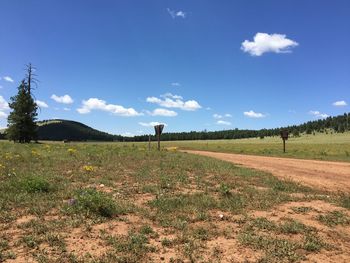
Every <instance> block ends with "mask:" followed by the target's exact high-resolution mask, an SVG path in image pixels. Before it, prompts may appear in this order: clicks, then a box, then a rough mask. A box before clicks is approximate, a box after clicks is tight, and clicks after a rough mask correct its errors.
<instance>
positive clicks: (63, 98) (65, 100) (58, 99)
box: [51, 94, 74, 104]
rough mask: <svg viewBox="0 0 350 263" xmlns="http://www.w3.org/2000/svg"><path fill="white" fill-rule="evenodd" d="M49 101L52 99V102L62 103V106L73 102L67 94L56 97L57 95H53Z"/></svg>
mask: <svg viewBox="0 0 350 263" xmlns="http://www.w3.org/2000/svg"><path fill="white" fill-rule="evenodd" d="M51 99H53V100H54V101H56V102H58V103H63V104H72V103H73V102H74V100H73V99H72V98H71V96H69V95H68V94H66V95H63V96H57V95H55V94H53V95H52V96H51Z"/></svg>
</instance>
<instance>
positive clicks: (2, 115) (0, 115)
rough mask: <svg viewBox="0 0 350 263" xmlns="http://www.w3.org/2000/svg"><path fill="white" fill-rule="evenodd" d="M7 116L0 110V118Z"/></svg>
mask: <svg viewBox="0 0 350 263" xmlns="http://www.w3.org/2000/svg"><path fill="white" fill-rule="evenodd" d="M6 118H7V114H6V113H5V112H3V111H0V119H6Z"/></svg>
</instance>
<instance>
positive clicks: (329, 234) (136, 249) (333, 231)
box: [0, 142, 350, 262]
mask: <svg viewBox="0 0 350 263" xmlns="http://www.w3.org/2000/svg"><path fill="white" fill-rule="evenodd" d="M349 200H350V198H349V195H348V193H333V192H322V191H319V190H317V189H311V188H309V187H305V186H303V185H299V184H296V183H294V182H290V181H283V180H279V179H277V178H275V177H273V176H272V175H270V174H267V173H263V172H259V171H255V170H250V169H245V168H242V167H238V166H235V165H233V164H231V163H226V162H223V161H219V160H214V159H210V158H205V157H200V156H193V155H189V154H185V153H181V152H177V151H176V149H175V148H173V149H172V150H171V151H161V152H158V151H155V150H152V151H150V152H149V151H148V150H147V147H146V145H145V144H133V143H129V144H123V143H103V144H93V143H67V144H63V143H43V144H25V145H21V144H13V143H10V142H0V262H16V261H22V262H27V261H30V260H34V261H37V262H227V261H230V260H231V261H233V262H300V261H303V260H314V261H318V260H319V259H320V258H322V257H326V258H329V259H332V260H333V261H338V262H340V261H341V259H343V258H349V257H350V250H349V247H348V238H349V236H350V225H349V222H350V217H349V215H350V213H349V207H350V206H349ZM339 260H340V261H339Z"/></svg>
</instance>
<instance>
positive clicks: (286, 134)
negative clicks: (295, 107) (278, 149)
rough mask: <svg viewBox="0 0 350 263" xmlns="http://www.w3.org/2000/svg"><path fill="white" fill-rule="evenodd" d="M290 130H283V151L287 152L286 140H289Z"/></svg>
mask: <svg viewBox="0 0 350 263" xmlns="http://www.w3.org/2000/svg"><path fill="white" fill-rule="evenodd" d="M288 135H289V133H288V131H286V130H284V131H281V138H282V140H283V152H284V153H285V152H286V140H288Z"/></svg>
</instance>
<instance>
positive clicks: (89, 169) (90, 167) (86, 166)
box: [83, 165, 95, 172]
mask: <svg viewBox="0 0 350 263" xmlns="http://www.w3.org/2000/svg"><path fill="white" fill-rule="evenodd" d="M83 169H84V170H85V171H87V172H93V171H94V170H95V167H93V166H92V165H84V166H83Z"/></svg>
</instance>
